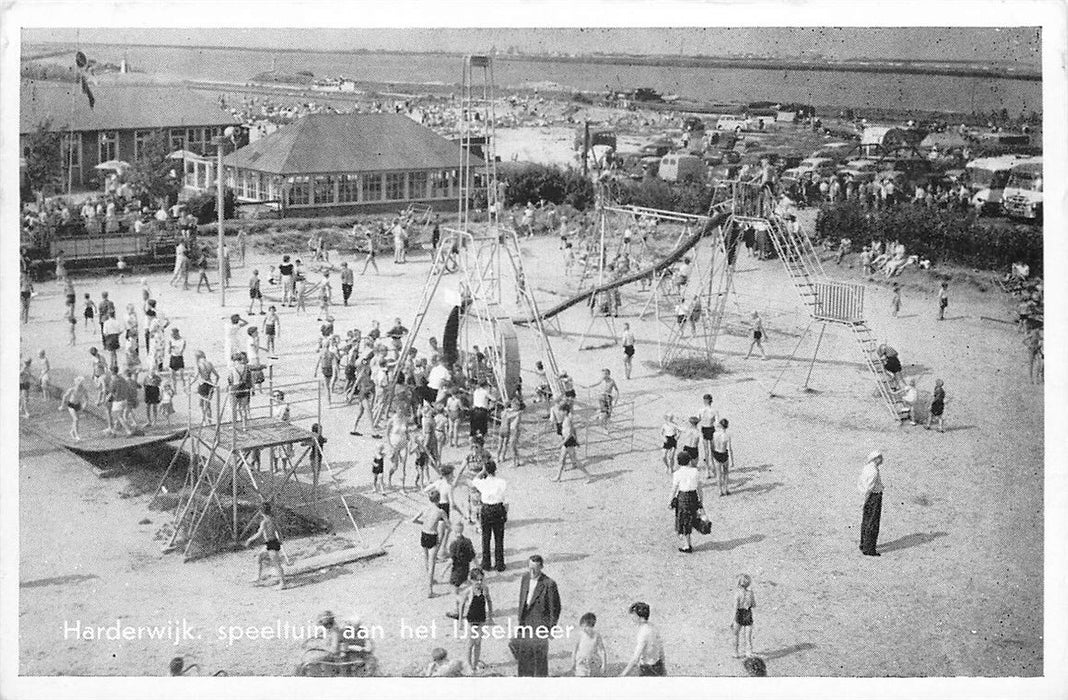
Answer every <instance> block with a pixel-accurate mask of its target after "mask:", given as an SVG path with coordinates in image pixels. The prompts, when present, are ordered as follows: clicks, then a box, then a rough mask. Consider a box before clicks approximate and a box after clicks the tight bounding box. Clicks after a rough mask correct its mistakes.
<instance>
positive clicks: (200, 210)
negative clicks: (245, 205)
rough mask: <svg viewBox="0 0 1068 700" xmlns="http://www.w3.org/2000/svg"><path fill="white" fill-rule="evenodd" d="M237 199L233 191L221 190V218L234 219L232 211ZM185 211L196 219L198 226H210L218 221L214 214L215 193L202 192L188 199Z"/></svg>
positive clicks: (228, 189)
mask: <svg viewBox="0 0 1068 700" xmlns="http://www.w3.org/2000/svg"><path fill="white" fill-rule="evenodd" d="M236 204H237V198H236V197H235V196H234V191H233V190H232V189H230V188H229V187H227V188H226V189H224V190H223V218H224V219H232V218H234V209H235V206H236ZM185 206H186V211H189V212H190V213H192V214H193V216H195V217H197V223H198V224H210V223H212V222H214V221H216V220H217V219H218V215H217V214H216V213H215V192H214V191H212V192H202V193H200V194H197V195H194V196H192V197H190V198H189V199H188V200H187V201H186V203H185Z"/></svg>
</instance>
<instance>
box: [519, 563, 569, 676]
mask: <svg viewBox="0 0 1068 700" xmlns="http://www.w3.org/2000/svg"><path fill="white" fill-rule="evenodd" d="M544 564H545V561H544V560H543V559H542V558H541V556H540V555H538V554H535V555H533V556H532V557H530V560H529V563H528V566H529V568H528V571H527V573H525V574H523V580H522V581H521V582H520V584H519V632H518V637H517V638H515V639H513V640H512V641H511V644H510V645H509V646H511V648H512V653H513V654H514V655H515V659H516V661H517V662H518V664H519V675H520V676H539V677H542V678H544V677H547V676H548V675H549V633H550V630H551V629H552V628H553V627H555V626H556V623H557V621H558V620H559V619H560V593H559V592H558V591H557V590H556V581H553V580H552V579H551V578H549V577H548V576H546V575H545V574H543V573H542V571H541V569H542V566H544Z"/></svg>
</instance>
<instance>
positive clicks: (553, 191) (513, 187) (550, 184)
mask: <svg viewBox="0 0 1068 700" xmlns="http://www.w3.org/2000/svg"><path fill="white" fill-rule="evenodd" d="M500 178H501V179H502V180H504V181H505V182H506V183H508V187H507V189H506V190H505V204H506V205H507V206H516V205H523V204H526V203H527V202H537V201H539V200H542V199H544V200H545V201H546V202H551V203H553V204H567V205H569V206H572V207H574V208H575V209H578V210H585V209H588V208H589V207H591V206H593V202H594V196H593V183H592V182H590V181H589V180H588V179H587V178H585V177H583V176H582V173H580V172H578V171H577V170H575V169H574V168H567V169H566V170H565V169H563V168H560V167H558V166H549V165H537V164H529V165H525V166H523V167H521V168H519V169H517V170H514V171H512V172H509V173H502V174H500Z"/></svg>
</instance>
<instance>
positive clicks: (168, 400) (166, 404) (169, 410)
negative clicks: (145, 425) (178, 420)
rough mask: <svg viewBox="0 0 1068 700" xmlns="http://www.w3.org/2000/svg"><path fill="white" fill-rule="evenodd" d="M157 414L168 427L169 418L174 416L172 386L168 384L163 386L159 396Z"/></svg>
mask: <svg viewBox="0 0 1068 700" xmlns="http://www.w3.org/2000/svg"><path fill="white" fill-rule="evenodd" d="M159 413H160V415H161V416H163V420H164V421H165V422H166V423H167V424H168V425H170V422H171V416H173V415H174V386H173V385H171V383H170V382H167V383H165V384H164V385H163V388H162V389H161V390H160V395H159Z"/></svg>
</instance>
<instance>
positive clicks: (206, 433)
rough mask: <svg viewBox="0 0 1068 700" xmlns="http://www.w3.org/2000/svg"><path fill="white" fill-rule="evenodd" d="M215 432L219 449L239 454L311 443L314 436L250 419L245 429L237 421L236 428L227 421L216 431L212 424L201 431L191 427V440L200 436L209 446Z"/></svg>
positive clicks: (283, 424) (275, 420)
mask: <svg viewBox="0 0 1068 700" xmlns="http://www.w3.org/2000/svg"><path fill="white" fill-rule="evenodd" d="M216 429H218V431H219V447H221V448H224V449H236V450H241V451H245V450H259V449H263V448H267V447H277V446H280V445H292V444H295V443H301V442H306V441H309V440H312V439H313V438H314V437H315V435H314V433H312V432H311V431H310V430H306V429H304V428H301V427H300V426H297V425H293V424H292V423H288V422H286V421H284V420H281V419H278V418H269V417H264V418H252V419H250V420H249V422H248V427H247V428H245V427H243V425H242V423H241V422H240V421H238V422H237V425H236V429H235V426H234V424H233V423H231V422H229V421H227V422H225V423H221V424H219V426H218V428H216V426H215V425H214V424H211V425H206V426H204V427H203V428H198V427H196V426H194V427H193V431H192V432H193V435H194V437H195V436H197V435H198V434H199V436H200V438H201V439H202V440H203V441H204V442H208V443H210V442H213V441H214V439H215V431H216Z"/></svg>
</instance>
